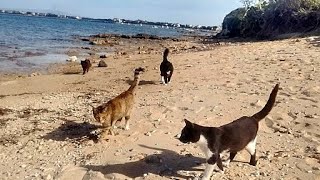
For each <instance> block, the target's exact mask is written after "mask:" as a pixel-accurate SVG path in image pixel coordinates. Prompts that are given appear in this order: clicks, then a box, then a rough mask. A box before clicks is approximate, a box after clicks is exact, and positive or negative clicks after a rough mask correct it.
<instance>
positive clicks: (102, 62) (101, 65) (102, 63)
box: [98, 60, 108, 67]
mask: <svg viewBox="0 0 320 180" xmlns="http://www.w3.org/2000/svg"><path fill="white" fill-rule="evenodd" d="M98 67H108V65H107V63H106V62H105V61H104V60H101V61H100V62H99V64H98Z"/></svg>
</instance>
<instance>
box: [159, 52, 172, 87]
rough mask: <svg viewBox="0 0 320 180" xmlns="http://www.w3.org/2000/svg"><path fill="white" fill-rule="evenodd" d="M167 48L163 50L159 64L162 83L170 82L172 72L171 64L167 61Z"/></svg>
mask: <svg viewBox="0 0 320 180" xmlns="http://www.w3.org/2000/svg"><path fill="white" fill-rule="evenodd" d="M168 55H169V49H168V48H166V49H165V50H164V52H163V61H162V63H161V64H160V72H161V81H162V83H163V84H164V85H167V84H168V83H170V80H171V77H172V73H173V65H172V63H171V62H169V61H168Z"/></svg>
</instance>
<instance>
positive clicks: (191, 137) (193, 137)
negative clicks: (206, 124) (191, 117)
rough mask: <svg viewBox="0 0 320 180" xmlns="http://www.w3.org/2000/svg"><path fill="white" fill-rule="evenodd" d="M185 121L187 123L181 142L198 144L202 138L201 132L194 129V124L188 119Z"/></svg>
mask: <svg viewBox="0 0 320 180" xmlns="http://www.w3.org/2000/svg"><path fill="white" fill-rule="evenodd" d="M184 121H185V123H186V125H185V127H184V128H183V129H182V131H181V135H180V138H179V140H180V141H181V142H182V143H189V142H192V143H195V142H197V141H198V140H199V136H200V134H199V132H198V131H197V129H196V128H195V127H194V124H193V123H191V122H190V121H188V120H186V119H185V120H184Z"/></svg>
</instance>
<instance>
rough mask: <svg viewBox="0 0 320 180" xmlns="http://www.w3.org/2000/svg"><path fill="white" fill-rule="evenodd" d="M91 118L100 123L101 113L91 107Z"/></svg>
mask: <svg viewBox="0 0 320 180" xmlns="http://www.w3.org/2000/svg"><path fill="white" fill-rule="evenodd" d="M92 112H93V117H94V119H95V120H96V121H97V122H101V113H100V111H99V107H98V108H94V107H92Z"/></svg>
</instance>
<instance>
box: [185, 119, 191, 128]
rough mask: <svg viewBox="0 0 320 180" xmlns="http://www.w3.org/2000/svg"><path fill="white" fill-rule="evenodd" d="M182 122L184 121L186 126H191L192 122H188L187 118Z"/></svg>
mask: <svg viewBox="0 0 320 180" xmlns="http://www.w3.org/2000/svg"><path fill="white" fill-rule="evenodd" d="M184 122H185V123H186V125H187V126H188V127H193V123H192V122H190V121H188V120H187V119H184Z"/></svg>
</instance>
